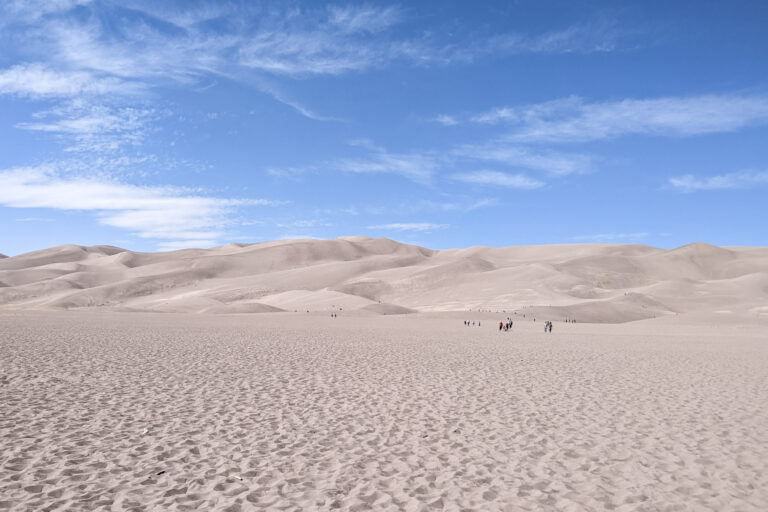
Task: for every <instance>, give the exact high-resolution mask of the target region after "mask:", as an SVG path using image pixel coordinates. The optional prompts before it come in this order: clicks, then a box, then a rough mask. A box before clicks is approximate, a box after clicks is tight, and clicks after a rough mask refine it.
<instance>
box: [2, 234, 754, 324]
mask: <svg viewBox="0 0 768 512" xmlns="http://www.w3.org/2000/svg"><path fill="white" fill-rule="evenodd" d="M379 303H381V307H380V306H378V304H379ZM0 305H4V306H5V307H11V308H39V307H44V308H63V309H75V308H111V309H115V310H123V311H124V310H139V311H163V312H182V313H230V312H239V313H245V312H254V313H255V312H266V311H277V310H286V311H310V312H320V311H325V312H330V311H334V310H338V309H339V308H344V310H346V311H348V312H349V311H360V312H366V313H380V314H393V312H397V311H400V312H403V313H405V312H410V311H466V310H468V309H486V310H494V311H518V310H522V309H523V308H531V307H535V308H536V311H538V312H539V313H538V314H539V315H549V316H551V317H552V318H559V317H564V316H569V317H576V318H579V319H581V320H582V321H590V322H604V323H615V322H627V321H633V320H639V319H643V318H653V317H659V316H664V315H674V314H681V313H682V314H688V313H707V312H716V311H726V310H727V311H730V312H732V313H734V314H743V315H753V316H754V315H761V314H763V311H765V307H766V306H768V249H766V248H755V247H727V248H726V247H715V246H712V245H708V244H704V243H693V244H688V245H685V246H683V247H678V248H676V249H672V250H663V249H657V248H653V247H647V246H642V245H635V244H632V245H609V244H579V245H549V246H529V247H502V248H490V247H470V248H466V249H452V250H445V251H433V250H430V249H425V248H422V247H417V246H414V245H407V244H402V243H398V242H395V241H393V240H389V239H386V238H378V239H371V238H366V237H359V236H358V237H344V238H338V239H335V240H282V241H275V242H266V243H260V244H249V245H246V244H227V245H224V246H221V247H215V248H213V249H185V250H179V251H171V252H163V253H134V252H131V251H126V250H124V249H120V248H118V247H111V246H93V247H81V246H77V245H62V246H58V247H53V248H50V249H45V250H41V251H35V252H31V253H28V254H22V255H19V256H15V257H11V258H3V259H2V260H1V261H0ZM385 305H386V306H385Z"/></svg>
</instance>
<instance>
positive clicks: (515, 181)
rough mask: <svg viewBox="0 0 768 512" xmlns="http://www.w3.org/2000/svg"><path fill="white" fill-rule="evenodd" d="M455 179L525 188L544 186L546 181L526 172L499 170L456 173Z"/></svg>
mask: <svg viewBox="0 0 768 512" xmlns="http://www.w3.org/2000/svg"><path fill="white" fill-rule="evenodd" d="M453 179H454V180H457V181H463V182H465V183H475V184H478V185H490V186H499V187H509V188H519V189H524V190H531V189H535V188H541V187H543V186H544V182H542V181H539V180H536V179H533V178H529V177H528V176H526V175H524V174H509V173H505V172H499V171H472V172H463V173H456V174H454V175H453Z"/></svg>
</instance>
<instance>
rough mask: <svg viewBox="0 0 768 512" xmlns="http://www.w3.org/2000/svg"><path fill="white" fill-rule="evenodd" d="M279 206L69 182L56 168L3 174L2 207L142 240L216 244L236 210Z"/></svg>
mask: <svg viewBox="0 0 768 512" xmlns="http://www.w3.org/2000/svg"><path fill="white" fill-rule="evenodd" d="M275 204H278V203H277V202H275V201H269V200H264V199H228V198H217V197H206V196H201V195H195V194H192V193H189V192H188V191H185V190H180V189H176V188H172V187H141V186H136V185H128V184H124V183H119V182H115V181H107V180H103V179H97V178H88V177H76V176H75V177H72V176H64V175H61V173H60V172H58V170H57V169H56V167H55V166H54V165H43V166H39V167H21V168H13V169H8V170H4V171H0V205H2V206H6V207H10V208H51V209H56V210H79V211H91V212H94V213H95V215H96V217H97V219H98V221H99V222H100V223H101V224H104V225H106V226H111V227H117V228H121V229H126V230H129V231H131V232H132V233H135V234H136V236H138V237H140V238H149V239H161V240H196V241H207V242H210V241H213V240H215V239H217V238H218V237H220V236H222V235H223V231H222V229H223V228H224V227H225V226H227V225H228V224H229V223H230V222H229V216H230V215H231V214H232V213H233V211H234V210H235V209H236V208H238V207H244V206H269V205H275Z"/></svg>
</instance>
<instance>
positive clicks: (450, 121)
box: [434, 115, 459, 126]
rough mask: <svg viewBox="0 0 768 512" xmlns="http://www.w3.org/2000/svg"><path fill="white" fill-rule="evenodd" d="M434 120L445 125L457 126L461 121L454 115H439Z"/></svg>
mask: <svg viewBox="0 0 768 512" xmlns="http://www.w3.org/2000/svg"><path fill="white" fill-rule="evenodd" d="M434 121H435V122H436V123H440V124H441V125H443V126H456V125H457V124H459V122H458V121H457V120H456V118H455V117H453V116H448V115H439V116H437V117H435V119H434Z"/></svg>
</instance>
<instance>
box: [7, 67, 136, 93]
mask: <svg viewBox="0 0 768 512" xmlns="http://www.w3.org/2000/svg"><path fill="white" fill-rule="evenodd" d="M142 88H143V86H142V85H141V84H139V83H135V82H128V81H125V80H122V79H120V78H116V77H111V76H99V75H97V74H95V73H93V72H91V71H87V70H78V71H59V70H55V69H51V68H50V67H48V66H47V65H45V64H42V63H39V62H36V63H31V64H19V65H17V66H13V67H11V68H8V69H4V70H0V94H13V95H16V96H22V97H27V98H71V97H76V96H81V95H106V94H124V95H129V94H137V93H138V92H140V91H141V89H142Z"/></svg>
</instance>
